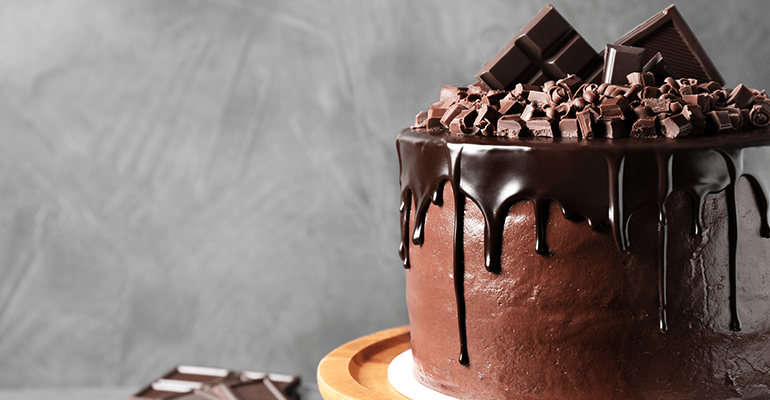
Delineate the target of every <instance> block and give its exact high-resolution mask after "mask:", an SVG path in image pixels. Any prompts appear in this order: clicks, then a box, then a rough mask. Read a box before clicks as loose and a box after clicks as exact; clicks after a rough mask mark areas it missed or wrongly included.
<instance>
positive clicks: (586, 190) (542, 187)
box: [396, 129, 770, 365]
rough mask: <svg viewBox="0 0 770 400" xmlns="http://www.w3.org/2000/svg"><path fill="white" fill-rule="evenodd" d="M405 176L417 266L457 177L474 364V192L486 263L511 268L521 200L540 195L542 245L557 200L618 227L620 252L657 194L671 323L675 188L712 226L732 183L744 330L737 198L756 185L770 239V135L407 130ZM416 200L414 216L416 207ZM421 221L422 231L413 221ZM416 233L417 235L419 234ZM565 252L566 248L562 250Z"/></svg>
mask: <svg viewBox="0 0 770 400" xmlns="http://www.w3.org/2000/svg"><path fill="white" fill-rule="evenodd" d="M396 147H397V150H398V155H399V164H400V170H401V172H400V182H401V247H400V255H401V258H402V260H403V261H404V266H405V267H406V268H409V266H410V265H409V246H410V245H420V244H422V241H423V231H424V225H425V216H426V214H427V212H428V208H429V207H430V203H431V202H433V203H434V204H440V203H441V198H440V196H441V195H440V194H441V193H442V190H443V185H444V184H446V183H447V182H448V183H449V184H450V185H452V191H453V193H455V205H456V206H455V209H456V216H455V218H456V223H455V239H454V241H455V243H454V249H455V254H454V263H455V265H454V286H455V296H456V299H457V310H458V327H459V334H460V346H461V349H460V354H461V355H460V363H461V364H463V365H468V363H469V355H468V350H467V338H466V335H465V332H466V327H465V300H464V283H463V282H464V271H465V266H464V265H463V264H464V261H463V260H464V253H463V252H464V248H463V247H464V245H463V220H464V218H463V215H464V212H465V210H464V206H463V205H464V204H465V198H466V197H467V198H468V199H470V200H471V201H473V203H475V204H476V205H477V206H478V207H479V209H480V210H481V213H482V214H483V216H484V220H485V230H484V232H485V237H484V251H485V255H484V256H485V257H484V259H485V267H486V269H487V270H488V271H490V272H491V273H499V272H500V271H501V267H502V266H501V263H500V260H501V254H500V253H501V248H502V237H503V226H504V222H505V217H506V216H507V214H508V211H509V209H510V207H511V205H513V204H514V203H516V202H519V201H522V200H530V201H531V202H532V204H533V206H534V210H533V212H534V215H535V223H536V229H535V231H536V235H537V245H536V246H537V248H536V251H537V252H538V253H539V254H541V255H542V256H544V257H547V256H548V255H549V254H550V253H551V250H552V249H549V248H548V245H547V243H545V228H546V223H547V221H546V220H545V219H546V218H547V204H548V202H551V201H554V202H557V203H558V204H559V205H560V206H561V209H562V212H563V214H564V216H565V217H566V218H567V219H570V220H576V219H582V218H584V219H586V220H587V221H588V223H589V225H590V226H591V227H592V228H593V229H594V230H601V229H605V228H609V229H610V230H611V231H612V234H613V236H614V238H615V242H616V244H617V246H618V249H619V251H623V252H624V251H626V250H627V249H628V248H629V247H632V246H633V243H629V240H628V232H627V225H628V221H629V220H630V218H631V215H632V214H633V213H634V211H635V210H636V209H638V208H639V207H641V206H642V205H644V204H648V203H651V202H654V203H656V204H657V205H658V210H659V224H660V229H659V230H658V231H659V233H658V235H659V237H658V243H659V260H658V264H659V265H658V271H659V285H658V291H659V301H660V305H659V307H660V308H659V311H660V314H659V323H660V326H659V327H660V329H661V331H663V332H665V331H666V330H667V326H668V321H667V320H666V319H667V317H666V307H667V305H666V275H667V262H666V248H667V246H668V229H667V221H666V209H665V202H666V199H667V198H668V196H669V195H670V194H671V193H673V192H675V191H683V192H686V193H689V194H690V195H691V196H692V199H693V206H694V207H695V208H696V210H695V211H697V212H694V213H693V215H695V216H696V217H695V218H694V221H693V232H694V233H695V234H700V232H701V231H702V221H701V218H702V216H701V213H700V212H699V211H700V209H701V206H702V204H703V201H704V198H705V196H706V195H707V194H709V193H717V192H721V191H723V190H724V191H726V198H727V209H728V219H729V221H728V235H729V238H728V243H729V271H728V276H729V282H730V299H729V300H730V314H731V320H730V321H731V322H730V329H732V330H736V331H737V330H740V329H741V322H740V318H739V315H738V305H737V292H738V285H739V284H740V281H739V277H738V276H737V273H736V256H737V255H736V249H737V247H738V240H739V237H738V218H737V205H736V198H735V190H736V184H737V181H738V179H739V178H741V177H746V178H748V181H749V182H750V183H751V185H752V187H753V189H754V193H755V196H756V198H757V204H758V205H759V208H760V210H759V211H760V215H761V225H760V226H761V228H760V231H761V232H760V234H761V235H762V236H763V237H770V227H769V226H768V202H767V199H768V190H770V135H768V134H767V133H766V132H761V133H760V132H757V131H749V132H744V133H734V134H726V135H719V136H706V137H699V138H685V139H678V140H669V139H663V138H660V139H633V138H623V139H592V140H580V139H572V138H536V137H533V138H520V139H508V138H495V137H483V136H454V135H450V134H448V132H446V131H437V132H425V131H414V130H409V129H407V130H404V131H402V132H401V134H400V135H399V137H398V139H397V141H396ZM412 203H414V204H415V212H414V216H412V215H411V214H412V210H411V205H412ZM410 220H412V221H413V223H414V229H413V232H412V234H411V235H410V232H409V221H410ZM410 236H411V240H410ZM553 250H554V251H558V249H553Z"/></svg>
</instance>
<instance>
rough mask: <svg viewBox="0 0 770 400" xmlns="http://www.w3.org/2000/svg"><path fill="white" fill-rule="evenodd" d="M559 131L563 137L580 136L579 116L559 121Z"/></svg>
mask: <svg viewBox="0 0 770 400" xmlns="http://www.w3.org/2000/svg"><path fill="white" fill-rule="evenodd" d="M559 132H561V137H572V138H576V137H580V134H579V132H580V130H579V124H578V121H577V118H563V119H562V120H561V121H559Z"/></svg>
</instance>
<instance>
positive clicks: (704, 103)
mask: <svg viewBox="0 0 770 400" xmlns="http://www.w3.org/2000/svg"><path fill="white" fill-rule="evenodd" d="M682 100H684V102H685V103H687V104H692V105H696V106H698V107H700V109H701V110H703V112H704V113H707V112H709V111H711V99H710V98H709V95H708V94H706V93H700V94H686V95H683V96H682Z"/></svg>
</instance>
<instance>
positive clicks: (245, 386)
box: [212, 378, 289, 400]
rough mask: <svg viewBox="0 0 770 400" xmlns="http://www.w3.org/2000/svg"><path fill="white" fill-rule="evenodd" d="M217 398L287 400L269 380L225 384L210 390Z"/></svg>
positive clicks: (232, 399)
mask: <svg viewBox="0 0 770 400" xmlns="http://www.w3.org/2000/svg"><path fill="white" fill-rule="evenodd" d="M212 391H213V393H214V394H216V396H217V397H218V398H221V399H227V400H289V397H287V396H286V395H285V394H284V393H282V392H281V391H280V390H279V389H278V388H277V387H276V386H275V384H274V383H273V382H271V381H270V379H267V378H263V379H256V380H250V381H238V382H225V383H221V384H219V385H217V386H215V387H214V389H213V390H212Z"/></svg>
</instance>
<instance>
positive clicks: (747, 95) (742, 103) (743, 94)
mask: <svg viewBox="0 0 770 400" xmlns="http://www.w3.org/2000/svg"><path fill="white" fill-rule="evenodd" d="M752 103H754V93H752V92H751V90H750V89H749V88H747V87H746V86H743V84H740V85H738V86H736V87H735V89H733V91H732V92H730V97H728V98H727V104H735V105H737V106H738V108H747V107H749V106H750V105H751V104H752Z"/></svg>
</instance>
